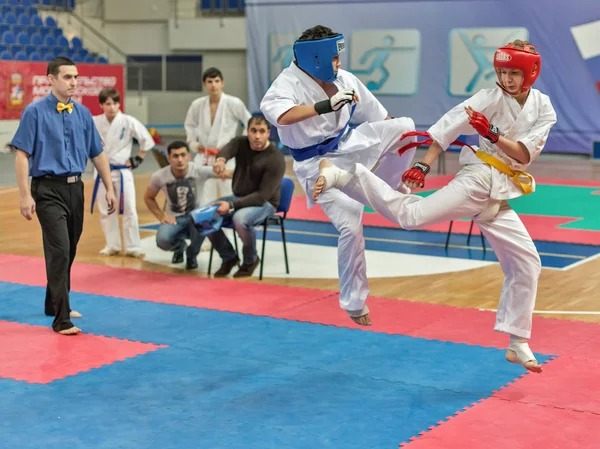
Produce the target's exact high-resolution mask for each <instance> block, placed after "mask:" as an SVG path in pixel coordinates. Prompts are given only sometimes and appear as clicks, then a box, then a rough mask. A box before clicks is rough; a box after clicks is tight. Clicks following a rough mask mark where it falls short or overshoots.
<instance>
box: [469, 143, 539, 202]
mask: <svg viewBox="0 0 600 449" xmlns="http://www.w3.org/2000/svg"><path fill="white" fill-rule="evenodd" d="M475 155H476V156H477V157H478V158H479V159H481V160H482V161H483V162H485V163H486V164H488V165H489V166H491V167H494V168H495V169H496V170H498V171H500V172H502V173H504V174H505V175H508V176H510V178H511V179H512V180H513V181H514V183H515V184H517V185H518V186H519V187H521V190H523V193H524V194H525V195H529V194H530V193H531V192H533V176H531V175H530V174H529V173H526V172H524V171H521V170H515V169H513V168H510V167H509V166H508V165H506V164H505V163H504V162H502V161H501V160H500V159H497V158H495V157H494V156H492V155H491V154H487V153H484V152H483V151H481V150H477V152H476V153H475Z"/></svg>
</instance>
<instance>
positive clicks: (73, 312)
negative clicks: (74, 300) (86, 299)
mask: <svg viewBox="0 0 600 449" xmlns="http://www.w3.org/2000/svg"><path fill="white" fill-rule="evenodd" d="M69 317H70V318H81V313H79V312H78V311H77V310H71V313H69Z"/></svg>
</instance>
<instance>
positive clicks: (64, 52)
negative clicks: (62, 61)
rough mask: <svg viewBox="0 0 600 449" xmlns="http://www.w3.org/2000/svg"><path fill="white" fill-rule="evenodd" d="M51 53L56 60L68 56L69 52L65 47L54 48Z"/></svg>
mask: <svg viewBox="0 0 600 449" xmlns="http://www.w3.org/2000/svg"><path fill="white" fill-rule="evenodd" d="M50 52H51V53H52V54H53V55H54V57H55V58H56V57H58V56H67V50H65V49H64V48H63V47H52V49H51V50H50Z"/></svg>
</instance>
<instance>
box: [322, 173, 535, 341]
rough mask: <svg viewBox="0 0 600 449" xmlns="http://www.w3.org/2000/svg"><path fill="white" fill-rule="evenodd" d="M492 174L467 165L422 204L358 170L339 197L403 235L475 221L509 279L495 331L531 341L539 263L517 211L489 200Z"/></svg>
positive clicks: (505, 204) (504, 289) (413, 196)
mask: <svg viewBox="0 0 600 449" xmlns="http://www.w3.org/2000/svg"><path fill="white" fill-rule="evenodd" d="M491 170H494V169H493V168H492V167H490V166H488V165H485V164H475V165H467V166H465V167H463V169H462V170H461V171H459V172H458V174H457V175H456V177H455V178H454V179H453V180H452V181H451V182H450V183H449V184H448V185H447V186H446V187H443V188H442V189H440V190H438V191H436V192H435V193H433V194H431V195H429V196H427V197H425V198H423V197H420V196H417V195H409V194H403V193H400V192H398V191H396V190H394V189H392V188H391V187H390V186H388V185H387V184H386V183H385V182H383V181H382V180H381V179H379V178H378V177H377V176H374V175H373V173H371V172H370V171H369V170H367V169H366V168H365V167H364V166H363V165H361V164H356V165H355V167H354V170H353V176H352V178H351V180H350V181H349V182H348V183H347V184H346V185H345V186H344V187H343V188H342V189H341V192H343V193H345V194H346V195H348V196H349V197H350V198H353V199H354V200H356V201H359V202H360V203H362V204H365V205H368V206H370V207H372V208H373V209H374V210H375V211H377V213H379V214H380V215H382V216H384V217H385V218H387V219H388V220H391V221H393V222H396V223H398V224H399V225H400V226H401V227H403V228H404V229H416V228H420V227H423V226H428V225H433V224H436V223H441V222H445V221H450V220H457V219H459V218H472V219H474V220H475V222H476V223H477V225H478V226H479V228H480V229H481V232H482V233H483V235H484V236H485V237H486V238H487V240H488V242H489V243H490V245H491V246H492V249H493V250H494V252H495V254H496V257H498V260H499V262H500V266H501V267H502V271H503V272H504V276H505V279H504V283H503V285H502V292H501V294H500V302H499V304H498V311H497V313H496V325H495V326H494V329H495V330H496V331H500V332H505V333H509V334H512V335H516V336H518V337H522V338H530V336H531V320H532V314H533V310H534V306H535V298H536V294H537V284H538V278H539V275H540V272H541V261H540V257H539V255H538V252H537V250H536V248H535V245H534V243H533V241H532V239H531V237H530V236H529V233H528V232H527V230H526V229H525V226H524V225H523V223H522V222H521V219H520V218H519V216H518V215H517V214H516V213H515V211H513V210H512V209H511V207H510V206H509V205H508V203H507V202H506V201H498V200H493V199H490V191H491V179H492V177H491ZM333 190H334V191H337V190H335V189H333Z"/></svg>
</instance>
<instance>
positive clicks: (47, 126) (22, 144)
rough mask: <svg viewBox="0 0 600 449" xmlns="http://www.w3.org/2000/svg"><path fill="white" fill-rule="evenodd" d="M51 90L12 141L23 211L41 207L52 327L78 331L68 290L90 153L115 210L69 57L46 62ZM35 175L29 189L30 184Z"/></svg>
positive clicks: (30, 109) (107, 172)
mask: <svg viewBox="0 0 600 449" xmlns="http://www.w3.org/2000/svg"><path fill="white" fill-rule="evenodd" d="M47 76H48V80H49V81H50V85H51V92H50V94H49V95H48V96H47V97H46V98H43V99H41V100H38V101H35V102H33V103H31V104H30V105H28V106H27V107H26V108H25V110H24V111H23V115H22V116H21V121H20V123H19V128H18V129H17V132H16V134H15V136H14V138H13V140H12V142H11V143H10V145H11V146H12V147H14V148H15V149H16V162H15V169H16V172H17V182H18V183H19V193H20V196H21V200H20V203H21V214H22V215H23V216H24V217H25V218H26V219H27V220H31V219H32V218H33V215H34V214H35V213H36V212H37V216H38V219H39V221H40V225H41V227H42V236H43V240H44V258H45V260H46V277H47V282H48V283H47V286H46V304H45V312H46V315H50V316H52V315H54V322H53V323H52V329H54V331H55V332H58V333H59V334H62V335H75V334H78V333H80V332H81V329H79V328H78V327H76V326H74V325H73V323H72V322H71V317H80V316H81V315H80V314H78V313H77V312H75V311H73V312H71V308H70V305H69V291H70V289H71V265H72V264H73V260H74V259H75V253H76V251H77V242H78V241H79V237H80V236H81V232H82V230H83V206H84V196H83V182H82V181H81V174H82V173H83V172H84V171H85V168H86V164H87V160H88V158H91V159H92V162H93V163H94V165H95V166H96V169H97V170H98V172H99V173H100V177H101V178H102V182H103V183H104V185H105V187H106V192H107V193H106V201H107V202H108V209H109V213H113V212H114V210H115V203H116V200H115V193H114V189H113V184H112V181H111V178H110V168H109V164H108V159H107V157H106V154H105V153H104V152H103V151H102V142H101V140H100V135H99V134H98V131H97V130H96V127H95V126H94V122H93V121H92V114H91V113H90V111H89V109H87V108H86V107H85V106H83V105H81V104H79V103H74V102H73V101H72V100H71V97H72V96H73V95H74V94H75V89H76V87H77V77H78V72H77V67H75V64H74V63H73V61H71V60H70V59H67V58H64V57H58V58H54V59H53V60H52V61H50V62H49V63H48V69H47ZM28 174H29V175H31V178H32V179H31V190H30V189H29V185H28V183H27V180H28Z"/></svg>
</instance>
